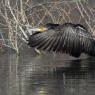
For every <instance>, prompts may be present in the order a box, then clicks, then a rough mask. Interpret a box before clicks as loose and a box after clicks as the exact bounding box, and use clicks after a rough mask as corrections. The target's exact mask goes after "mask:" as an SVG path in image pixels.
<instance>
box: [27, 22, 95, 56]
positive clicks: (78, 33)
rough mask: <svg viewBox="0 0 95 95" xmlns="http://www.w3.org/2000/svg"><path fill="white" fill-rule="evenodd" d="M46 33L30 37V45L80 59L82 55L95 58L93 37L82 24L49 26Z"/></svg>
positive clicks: (38, 33)
mask: <svg viewBox="0 0 95 95" xmlns="http://www.w3.org/2000/svg"><path fill="white" fill-rule="evenodd" d="M46 27H47V28H48V29H47V30H46V31H45V32H39V31H38V32H36V33H34V34H32V35H30V37H29V40H28V42H29V43H28V45H29V46H30V47H34V48H37V49H41V50H45V51H50V52H51V51H53V52H57V53H67V54H70V55H71V56H74V57H79V56H80V54H81V53H86V54H88V55H91V56H95V40H94V37H93V35H92V34H91V33H90V32H88V31H87V29H86V28H85V27H83V26H82V25H80V24H72V23H65V24H63V25H59V24H47V25H46Z"/></svg>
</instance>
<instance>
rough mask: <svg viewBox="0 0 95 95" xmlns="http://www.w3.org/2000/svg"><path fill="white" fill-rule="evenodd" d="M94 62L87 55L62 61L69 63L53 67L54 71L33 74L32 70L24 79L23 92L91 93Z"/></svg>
mask: <svg viewBox="0 0 95 95" xmlns="http://www.w3.org/2000/svg"><path fill="white" fill-rule="evenodd" d="M94 62H95V60H94V58H90V57H89V58H88V59H76V60H71V61H64V63H65V64H68V63H69V64H70V65H69V66H68V67H64V66H63V67H55V68H54V71H47V72H44V71H43V73H40V71H37V72H36V73H35V74H33V71H32V72H31V74H30V75H29V76H27V77H26V80H25V87H26V92H25V93H26V94H27V95H31V94H32V95H59V94H60V95H79V94H80V93H81V95H85V94H86V93H88V95H92V94H91V93H94V91H95V88H93V86H95V65H94ZM64 63H63V64H64ZM84 64H85V65H84ZM51 68H52V67H51ZM49 69H50V68H49ZM55 69H56V70H55ZM88 89H90V91H88Z"/></svg>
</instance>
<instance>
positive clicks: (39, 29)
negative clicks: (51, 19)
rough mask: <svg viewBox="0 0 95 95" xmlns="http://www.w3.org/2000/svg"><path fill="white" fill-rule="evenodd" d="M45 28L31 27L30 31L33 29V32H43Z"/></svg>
mask: <svg viewBox="0 0 95 95" xmlns="http://www.w3.org/2000/svg"><path fill="white" fill-rule="evenodd" d="M46 30H47V28H45V27H39V28H33V29H31V31H35V32H45V31H46Z"/></svg>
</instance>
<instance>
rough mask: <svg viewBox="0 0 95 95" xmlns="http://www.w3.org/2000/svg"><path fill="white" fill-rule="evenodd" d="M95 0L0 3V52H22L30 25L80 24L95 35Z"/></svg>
mask: <svg viewBox="0 0 95 95" xmlns="http://www.w3.org/2000/svg"><path fill="white" fill-rule="evenodd" d="M93 2H95V1H94V0H0V50H2V49H4V48H5V47H9V48H11V49H13V50H15V51H16V52H19V50H20V49H21V48H23V45H25V43H24V42H25V40H26V39H25V38H26V37H25V33H27V26H30V27H31V28H32V27H37V26H40V25H43V24H46V23H59V24H62V23H65V22H71V23H76V24H77V23H80V24H82V25H84V26H85V27H87V29H88V31H89V32H92V33H93V34H94V33H95V3H93Z"/></svg>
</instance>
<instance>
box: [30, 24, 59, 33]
mask: <svg viewBox="0 0 95 95" xmlns="http://www.w3.org/2000/svg"><path fill="white" fill-rule="evenodd" d="M57 26H59V24H53V23H47V24H46V25H43V26H39V27H37V28H33V29H31V30H32V31H35V32H45V31H47V30H50V29H55V28H56V27H57Z"/></svg>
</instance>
